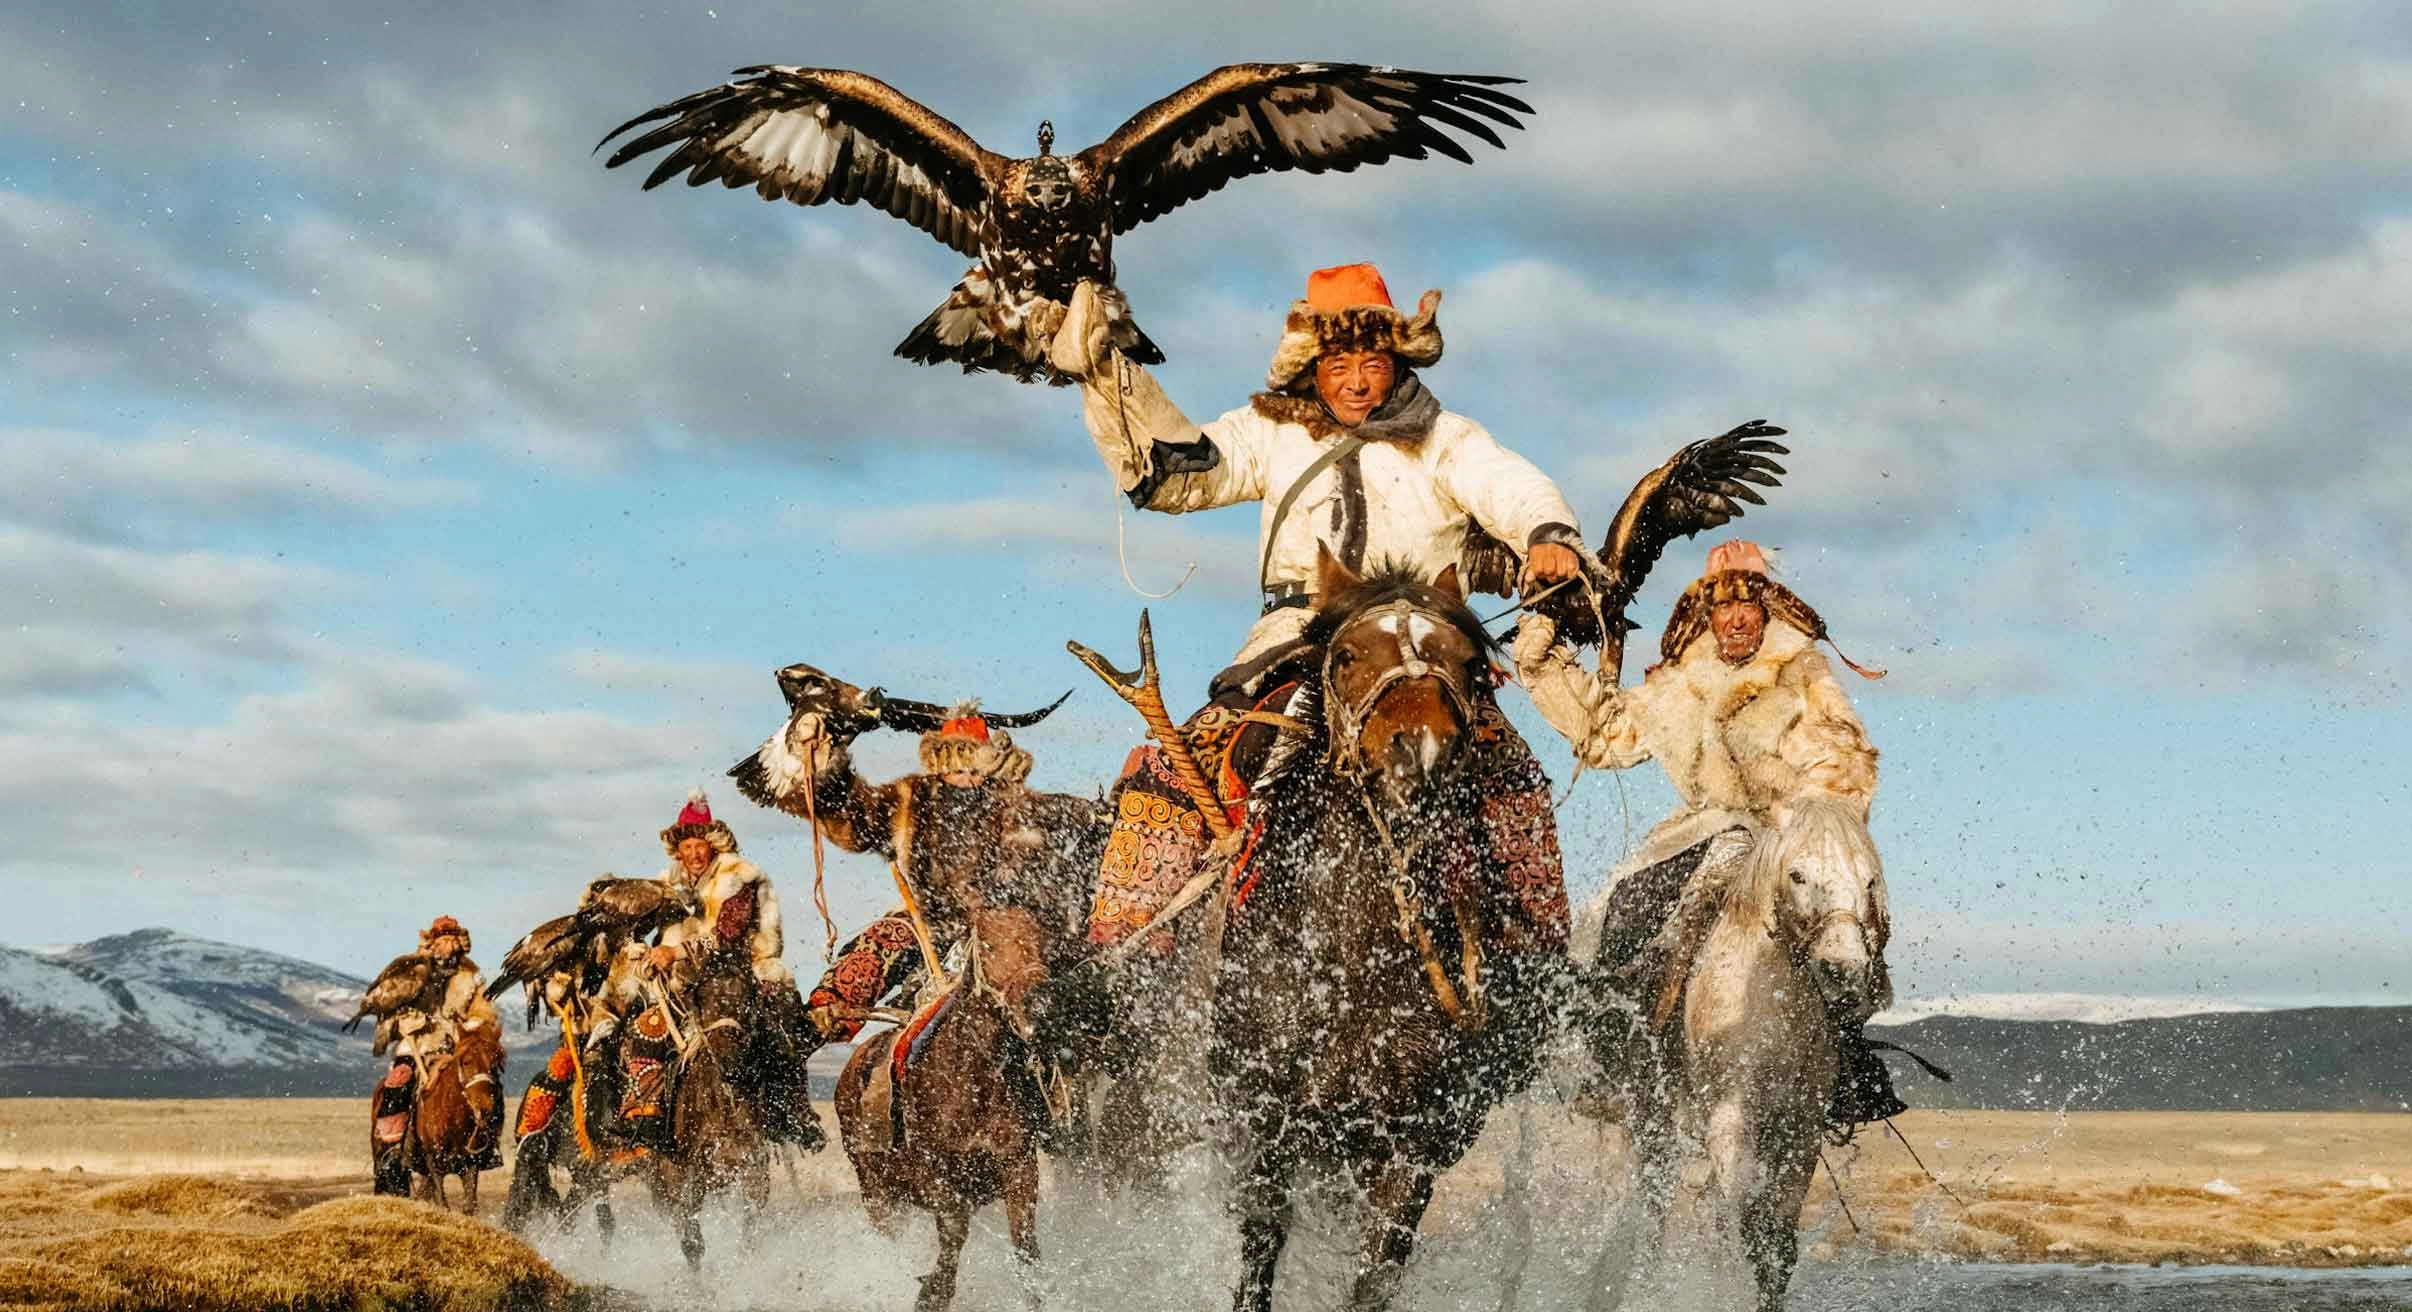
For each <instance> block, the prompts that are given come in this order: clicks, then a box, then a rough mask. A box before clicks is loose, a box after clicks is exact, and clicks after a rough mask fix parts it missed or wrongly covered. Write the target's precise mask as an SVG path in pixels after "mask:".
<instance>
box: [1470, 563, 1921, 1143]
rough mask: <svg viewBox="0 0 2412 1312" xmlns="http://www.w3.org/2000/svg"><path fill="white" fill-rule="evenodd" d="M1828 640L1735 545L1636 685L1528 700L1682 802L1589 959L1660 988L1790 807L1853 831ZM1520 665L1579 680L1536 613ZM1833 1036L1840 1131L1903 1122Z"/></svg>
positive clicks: (1707, 576) (1850, 734) (1857, 804)
mask: <svg viewBox="0 0 2412 1312" xmlns="http://www.w3.org/2000/svg"><path fill="white" fill-rule="evenodd" d="M1823 629H1824V626H1823V624H1822V623H1821V622H1820V621H1819V620H1818V619H1817V616H1816V613H1815V612H1814V611H1811V610H1810V609H1809V608H1808V607H1807V605H1806V604H1805V603H1803V602H1801V601H1800V599H1799V598H1798V597H1795V596H1794V595H1793V594H1792V592H1791V591H1790V590H1789V589H1787V588H1785V587H1784V586H1783V585H1782V584H1780V583H1778V582H1776V581H1775V580H1774V579H1773V578H1772V577H1770V576H1769V574H1768V568H1767V558H1766V556H1765V554H1764V553H1763V552H1761V551H1760V549H1759V548H1758V546H1757V545H1756V544H1753V543H1750V542H1745V541H1740V540H1736V541H1733V542H1728V543H1725V544H1723V545H1721V546H1718V547H1716V548H1715V549H1713V550H1712V551H1710V553H1709V559H1708V568H1707V570H1706V572H1705V573H1703V574H1702V575H1701V577H1700V578H1699V580H1698V581H1696V582H1694V583H1693V584H1692V586H1691V587H1690V588H1689V589H1688V590H1687V591H1686V592H1685V593H1684V595H1683V597H1682V598H1681V599H1680V600H1679V601H1677V603H1676V606H1675V613H1674V615H1673V617H1672V618H1671V619H1670V620H1669V621H1668V624H1667V631H1666V634H1665V636H1664V637H1663V638H1662V639H1661V641H1660V655H1661V657H1662V659H1661V661H1660V663H1659V664H1657V665H1654V666H1652V667H1650V670H1649V672H1648V674H1647V675H1645V676H1644V677H1643V679H1642V682H1641V684H1640V685H1639V686H1638V687H1632V688H1615V687H1602V686H1599V684H1597V683H1589V681H1588V680H1587V679H1586V680H1583V681H1581V682H1585V683H1589V691H1588V692H1587V693H1584V694H1578V695H1574V696H1568V697H1563V698H1557V697H1549V696H1541V697H1537V699H1536V700H1537V701H1538V703H1539V704H1540V706H1541V707H1542V710H1543V713H1544V714H1545V715H1548V716H1550V718H1551V719H1552V722H1553V723H1556V724H1557V725H1558V727H1559V729H1560V730H1561V731H1562V732H1565V733H1566V734H1567V736H1568V738H1569V740H1571V741H1572V742H1573V743H1574V744H1575V753H1576V755H1577V756H1579V757H1581V758H1582V760H1583V761H1584V763H1585V764H1587V765H1591V766H1594V767H1598V768H1602V769H1611V770H1623V769H1629V768H1631V767H1633V766H1637V765H1640V764H1642V763H1644V762H1646V761H1651V760H1655V761H1657V762H1658V763H1659V765H1660V767H1661V768H1663V769H1664V770H1665V771H1666V773H1667V779H1668V781H1669V782H1671V783H1673V784H1674V785H1675V791H1676V793H1677V794H1678V795H1679V796H1680V798H1681V799H1682V800H1681V802H1680V804H1679V805H1678V806H1677V807H1676V808H1675V811H1674V812H1673V813H1672V814H1671V815H1669V816H1667V818H1666V819H1664V820H1662V821H1660V822H1659V824H1658V826H1657V827H1656V828H1654V829H1652V830H1651V831H1650V833H1649V834H1648V836H1647V837H1645V838H1644V839H1643V840H1642V843H1641V847H1640V849H1639V850H1638V851H1637V852H1636V853H1635V854H1634V855H1633V856H1632V857H1630V858H1628V859H1627V860H1626V861H1625V862H1624V864H1623V865H1621V866H1620V867H1619V868H1618V870H1617V872H1616V875H1615V876H1614V878H1613V882H1612V884H1611V887H1610V891H1609V896H1608V906H1607V911H1606V920H1605V923H1604V924H1603V926H1602V929H1601V936H1600V947H1599V953H1598V957H1597V960H1598V962H1599V964H1600V965H1601V966H1602V967H1603V968H1605V969H1607V970H1609V971H1611V972H1612V973H1613V974H1614V975H1615V976H1616V977H1618V978H1619V979H1620V981H1621V982H1623V983H1624V984H1626V985H1627V986H1629V987H1632V988H1635V989H1637V990H1650V989H1653V988H1654V987H1655V986H1656V984H1657V982H1658V980H1659V979H1660V978H1661V977H1663V975H1664V973H1665V972H1666V970H1667V969H1668V968H1669V966H1670V965H1671V964H1672V962H1673V959H1674V958H1675V957H1676V956H1677V955H1678V954H1679V953H1680V952H1681V951H1682V944H1683V942H1684V937H1685V930H1686V927H1687V926H1692V925H1694V924H1695V913H1698V914H1706V913H1707V912H1709V911H1711V910H1713V907H1714V904H1715V901H1716V898H1717V895H1718V894H1719V893H1720V892H1721V891H1722V890H1723V889H1724V888H1725V887H1726V884H1727V881H1728V880H1729V879H1730V878H1731V877H1733V876H1734V875H1736V874H1738V873H1739V872H1740V871H1741V870H1742V869H1743V868H1744V865H1745V858H1746V857H1747V855H1748V854H1749V852H1750V850H1751V848H1752V846H1753V845H1754V843H1755V842H1756V841H1757V840H1758V837H1759V835H1760V834H1761V833H1762V832H1763V831H1765V830H1768V829H1775V828H1781V827H1782V825H1783V823H1784V811H1785V807H1786V806H1787V805H1789V804H1790V803H1792V802H1794V801H1797V800H1798V799H1800V798H1802V797H1804V796H1806V795H1810V794H1822V795H1825V796H1829V797H1836V798H1841V799H1843V800H1844V801H1846V802H1848V803H1849V804H1850V805H1851V806H1852V807H1853V808H1855V809H1856V810H1857V811H1858V812H1859V814H1860V816H1861V817H1862V818H1863V819H1864V818H1865V817H1866V816H1867V814H1868V809H1869V807H1870V806H1871V805H1872V804H1873V803H1874V802H1875V798H1876V749H1875V748H1874V747H1873V746H1870V745H1869V743H1868V736H1867V731H1866V729H1865V728H1864V727H1863V726H1862V725H1861V724H1860V721H1859V715H1858V713H1857V712H1856V711H1854V710H1853V709H1852V707H1851V700H1850V698H1849V697H1848V696H1847V695H1846V694H1845V693H1844V692H1843V689H1842V685H1841V683H1840V682H1838V681H1837V680H1836V679H1835V677H1834V671H1833V667H1832V666H1830V665H1828V664H1827V662H1826V658H1825V655H1824V654H1823V653H1821V652H1820V651H1818V650H1817V647H1816V645H1815V639H1813V638H1812V637H1811V636H1810V635H1811V634H1812V633H1821V632H1823ZM1517 655H1518V665H1519V668H1520V669H1521V670H1522V672H1523V673H1524V675H1525V677H1526V678H1527V679H1528V681H1530V682H1533V683H1536V684H1540V683H1547V682H1550V679H1549V675H1550V674H1551V673H1553V672H1555V673H1568V672H1573V671H1576V670H1577V669H1578V667H1577V666H1575V664H1574V653H1573V650H1572V649H1571V648H1570V647H1568V646H1566V645H1565V644H1563V643H1561V642H1558V641H1557V640H1556V636H1555V633H1554V631H1553V630H1552V628H1551V627H1550V625H1549V622H1548V620H1547V619H1546V618H1544V617H1539V616H1528V617H1527V618H1526V619H1525V620H1524V622H1523V624H1522V625H1521V626H1520V632H1519V633H1518V642H1517ZM1577 683H1578V681H1576V680H1571V679H1569V680H1564V681H1560V682H1559V686H1560V687H1561V688H1569V687H1574V686H1577ZM1841 1038H1842V1039H1843V1057H1844V1073H1845V1077H1844V1080H1843V1081H1842V1084H1841V1086H1840V1087H1838V1089H1837V1091H1836V1095H1835V1097H1836V1101H1835V1109H1834V1115H1835V1117H1836V1119H1838V1120H1844V1121H1848V1122H1857V1121H1864V1120H1876V1119H1881V1118H1882V1117H1884V1116H1889V1115H1891V1114H1893V1113H1894V1112H1897V1111H1899V1110H1901V1109H1902V1108H1901V1103H1900V1101H1899V1100H1898V1099H1897V1098H1896V1097H1895V1096H1894V1094H1893V1090H1892V1082H1891V1078H1890V1076H1889V1074H1888V1073H1887V1072H1886V1070H1885V1067H1884V1063H1883V1062H1882V1060H1880V1059H1879V1058H1877V1057H1876V1056H1875V1054H1874V1053H1872V1052H1871V1051H1869V1050H1868V1048H1867V1045H1866V1043H1865V1041H1864V1040H1863V1039H1862V1038H1861V1036H1860V1034H1859V1027H1858V1026H1857V1025H1853V1026H1850V1027H1848V1029H1847V1030H1845V1032H1844V1033H1843V1034H1842V1035H1841Z"/></svg>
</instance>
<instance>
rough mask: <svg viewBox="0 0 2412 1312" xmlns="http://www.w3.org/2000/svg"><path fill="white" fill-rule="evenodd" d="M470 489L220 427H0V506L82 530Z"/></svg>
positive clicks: (362, 505) (348, 509) (349, 507)
mask: <svg viewBox="0 0 2412 1312" xmlns="http://www.w3.org/2000/svg"><path fill="white" fill-rule="evenodd" d="M468 495H469V489H467V488H466V487H463V486H462V485H460V484H458V483H455V482H452V481H450V480H446V479H440V478H426V477H418V476H414V475H407V474H405V475H400V476H396V475H392V474H388V473H384V472H381V471H379V470H377V469H374V468H372V467H370V466H367V465H362V464H356V463H353V462H351V461H347V460H338V459H335V458H333V457H331V456H327V455H322V454H320V453H318V452H315V451H310V450H306V449H304V448H301V447H295V446H286V445H280V444H276V443H270V442H261V441H257V440H254V439H251V438H247V437H242V436H238V435H236V434H232V433H225V432H217V431H209V430H202V431H195V432H190V433H185V434H181V435H176V436H167V435H159V436H152V437H144V438H132V439H124V438H105V437H100V436H97V435H94V434H91V433H81V432H70V431H66V430H61V429H37V428H9V429H0V515H5V516H6V517H8V518H11V519H14V520H16V521H18V522H20V523H36V524H43V525H47V526H53V527H64V528H74V529H76V530H78V531H81V532H88V533H100V534H104V535H107V534H111V533H112V532H114V531H118V530H122V529H123V528H125V527H127V526H132V525H142V524H146V523H150V522H154V521H158V520H162V519H172V520H178V521H192V520H205V521H227V520H249V521H254V522H256V521H258V520H261V519H263V518H273V517H276V516H280V515H287V514H303V515H317V516H340V515H356V514H384V513H390V512H393V511H398V510H405V509H411V508H415V507H422V506H428V505H436V504H442V503H448V502H454V501H459V500H463V499H465V498H467V497H468Z"/></svg>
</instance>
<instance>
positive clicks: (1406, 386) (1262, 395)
mask: <svg viewBox="0 0 2412 1312" xmlns="http://www.w3.org/2000/svg"><path fill="white" fill-rule="evenodd" d="M1309 386H1310V387H1311V386H1312V383H1311V381H1310V383H1309ZM1249 404H1250V405H1251V406H1253V407H1254V408H1255V410H1256V413H1258V414H1260V415H1263V416H1264V417H1265V418H1267V419H1270V420H1272V421H1273V422H1274V423H1277V424H1297V425H1300V426H1301V427H1303V428H1305V429H1306V430H1307V434H1308V435H1309V436H1311V437H1313V438H1314V439H1315V440H1316V441H1318V442H1320V441H1322V440H1323V439H1324V438H1327V437H1330V436H1332V435H1334V434H1337V433H1353V434H1355V435H1356V436H1358V437H1361V438H1363V439H1365V440H1366V441H1368V442H1421V441H1423V440H1424V439H1425V438H1427V437H1430V436H1431V435H1432V425H1433V424H1434V423H1436V422H1438V421H1439V419H1440V414H1441V403H1440V398H1439V397H1437V396H1434V395H1433V394H1432V389H1430V388H1428V387H1426V386H1424V380H1423V379H1421V378H1419V377H1417V376H1416V373H1415V371H1414V370H1412V369H1410V370H1408V371H1406V372H1405V373H1404V374H1401V375H1400V376H1399V381H1398V384H1397V385H1396V386H1394V387H1392V388H1391V389H1390V395H1389V396H1387V397H1384V398H1383V399H1382V404H1380V405H1378V406H1376V407H1374V412H1373V413H1372V414H1370V415H1367V416H1365V422H1364V423H1361V424H1359V425H1357V426H1356V427H1355V428H1347V427H1344V426H1342V424H1341V423H1340V421H1339V420H1337V419H1334V418H1332V412H1331V411H1329V410H1327V409H1325V408H1324V405H1323V401H1322V399H1321V398H1320V397H1316V396H1312V395H1308V396H1297V395H1294V394H1292V393H1289V392H1258V393H1257V394H1256V395H1255V396H1254V397H1251V398H1250V399H1249Z"/></svg>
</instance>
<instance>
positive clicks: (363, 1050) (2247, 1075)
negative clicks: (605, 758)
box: [0, 927, 2412, 1112]
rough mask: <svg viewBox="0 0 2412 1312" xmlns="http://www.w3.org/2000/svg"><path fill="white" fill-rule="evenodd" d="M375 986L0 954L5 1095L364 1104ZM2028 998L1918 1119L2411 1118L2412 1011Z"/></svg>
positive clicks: (1975, 1035) (198, 952) (147, 938)
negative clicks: (2217, 1114)
mask: <svg viewBox="0 0 2412 1312" xmlns="http://www.w3.org/2000/svg"><path fill="white" fill-rule="evenodd" d="M366 986H367V981H366V980H364V979H362V978H360V977H358V976H355V975H351V974H348V973H346V972H344V971H341V970H337V969H334V968H332V967H328V966H322V965H318V964H316V963H314V962H309V961H304V960H301V959H299V958H296V957H288V956H284V955H281V954H278V953H274V952H266V951H262V950H258V949H254V948H247V947H242V946H239V945H236V944H231V943H222V942H217V941H215V940H211V939H204V938H198V937H195V936H192V935H187V934H182V933H179V932H177V931H174V930H170V929H164V928H157V927H153V928H146V929H138V930H134V931H132V932H130V933H124V934H113V935H109V936H107V937H103V938H97V939H94V940H92V941H91V942H89V943H81V944H75V945H73V946H69V947H63V948H43V949H27V948H11V947H0V1097H8V1096H28V1095H51V1096H85V1097H93V1096H98V1097H213V1096H214V1097H226V1096H254V1097H256V1096H278V1095H281V1096H326V1095H338V1094H340V1095H347V1096H348V1095H354V1094H362V1093H364V1092H365V1091H366V1089H367V1087H368V1085H369V1083H370V1082H371V1081H372V1080H373V1079H374V1078H375V1073H376V1070H377V1059H376V1058H375V1057H373V1056H372V1055H371V1054H370V1051H369V1038H368V1035H367V1034H366V1033H365V1032H363V1033H358V1034H349V1035H347V1034H343V1033H341V1032H340V1031H339V1026H340V1025H341V1024H342V1022H343V1020H344V1019H345V1018H346V1017H348V1016H349V1015H350V1014H351V1012H352V1010H353V1008H354V1006H356V1005H357V1003H358V1000H359V997H360V993H361V990H362V989H364V988H365V987H366ZM1994 996H1996V995H1972V996H1971V997H1970V998H1968V999H1966V1000H1964V1001H1963V1002H1958V1003H1952V1004H1949V1005H1952V1006H1955V1007H1957V1006H1963V1005H1966V1004H1969V1003H1975V1004H1978V1005H1982V1003H1981V1002H1980V1001H1979V1000H1980V999H1986V998H1992V997H1994ZM1999 996H2001V997H2005V998H2006V997H2010V996H2011V995H1999ZM2018 996H2019V998H2020V999H2021V1000H2020V1001H2018V1002H2017V1004H2016V1005H2017V1006H2018V1007H2020V1008H2026V1009H2029V1010H2030V1011H2032V1010H2034V1009H2036V1008H2038V1007H2041V1008H2042V1009H2043V1010H2044V1012H2045V1018H2020V1017H2001V1016H1981V1015H1964V1014H1956V1013H1954V1012H1938V1011H1936V1010H1932V1009H1931V1004H1928V1005H1921V1004H1912V1005H1911V1006H1908V1007H1905V1008H1904V1013H1905V1015H1906V1017H1907V1018H1906V1019H1900V1020H1899V1023H1879V1024H1875V1025H1871V1026H1870V1027H1869V1030H1868V1032H1869V1034H1871V1035H1873V1036H1875V1037H1877V1038H1883V1039H1889V1040H1891V1041H1893V1042H1896V1043H1900V1044H1902V1045H1904V1046H1906V1047H1909V1048H1911V1049H1914V1050H1916V1051H1917V1052H1919V1053H1920V1054H1922V1055H1924V1056H1926V1057H1928V1058H1931V1059H1933V1060H1935V1061H1937V1062H1939V1063H1941V1064H1942V1065H1943V1066H1945V1067H1947V1068H1950V1069H1951V1070H1952V1071H1953V1073H1954V1076H1955V1078H1954V1079H1953V1080H1952V1081H1951V1082H1950V1083H1948V1084H1945V1083H1938V1082H1936V1081H1933V1080H1930V1079H1927V1078H1925V1077H1924V1076H1922V1075H1920V1074H1919V1073H1918V1072H1917V1071H1916V1070H1915V1069H1914V1068H1912V1067H1911V1066H1910V1064H1909V1063H1908V1062H1906V1061H1903V1062H1897V1063H1896V1064H1895V1068H1894V1069H1895V1073H1896V1075H1897V1076H1898V1079H1899V1082H1900V1085H1901V1089H1902V1092H1903V1094H1904V1096H1905V1097H1907V1098H1908V1099H1909V1101H1911V1102H1912V1103H1915V1104H1917V1105H1919V1106H1922V1107H1938V1108H2002V1109H2024V1110H2038V1111H2061V1110H2069V1111H2109V1110H2172V1111H2210V1110H2223V1111H2279V1110H2285V1111H2390V1112H2393V1111H2404V1110H2407V1109H2412V1007H2299V1008H2290V1009H2271V1010H2232V1011H2231V1010H2210V1011H2194V1012H2186V1013H2185V1014H2175V1015H2170V1014H2158V1013H2161V1012H2165V1011H2168V1010H2170V1008H2169V1007H2167V1006H2164V1005H2162V1003H2163V1002H2164V1001H2165V1000H2149V999H2147V1000H2127V1002H2128V1003H2137V1002H2142V1003H2149V1004H2151V1005H2149V1006H2145V1007H2144V1008H2143V1009H2144V1010H2146V1011H2148V1012H2153V1013H2155V1014H2148V1015H2142V1016H2138V1017H2136V1018H2132V1019H2118V1020H2108V1021H2097V1020H2082V1019H2066V1018H2058V1017H2056V1016H2054V1015H2053V1014H2052V1013H2053V1012H2054V1011H2055V1010H2057V1011H2059V1012H2063V1013H2067V1014H2078V1015H2117V1014H2119V1012H2120V1010H2121V1007H2122V1005H2123V1003H2122V1000H2118V999H2107V1000H2103V999H2097V1000H2090V1001H2088V1000H2079V1002H2075V1003H2071V1002H2065V1001H2063V1000H2064V999H2068V998H2074V997H2075V995H2034V998H2042V999H2045V1001H2044V1002H2042V1003H2038V1002H2036V1001H2035V1000H2034V998H2029V997H2027V996H2026V995H2018ZM2003 1005H2004V1006H2005V1007H2008V1006H2009V1005H2010V1004H2008V1003H2005V1004H2003ZM2239 1005H2243V1004H2239ZM504 1010H505V1013H506V1021H505V1024H504V1034H505V1041H506V1043H507V1045H508V1046H509V1048H510V1050H511V1059H510V1068H511V1070H512V1071H514V1072H526V1071H533V1070H534V1069H536V1068H537V1066H538V1065H539V1064H540V1063H541V1062H542V1061H543V1059H544V1055H545V1054H546V1053H547V1052H549V1050H550V1049H551V1047H552V1046H553V1043H554V1042H555V1038H554V1034H553V1032H552V1031H551V1030H550V1029H549V1028H545V1027H539V1028H537V1029H535V1030H533V1031H529V1030H523V1029H522V1028H521V1027H520V1026H519V1025H518V1024H516V1023H514V1022H515V1019H516V1017H515V1015H514V1013H515V1012H516V1010H517V1009H516V1008H515V1007H508V1006H507V1007H505V1009H504ZM2181 1010H2182V1009H2181ZM1890 1019H1893V1018H1888V1020H1890ZM824 1064H825V1063H824ZM513 1082H514V1083H517V1082H518V1081H516V1080H515V1081H513Z"/></svg>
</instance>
